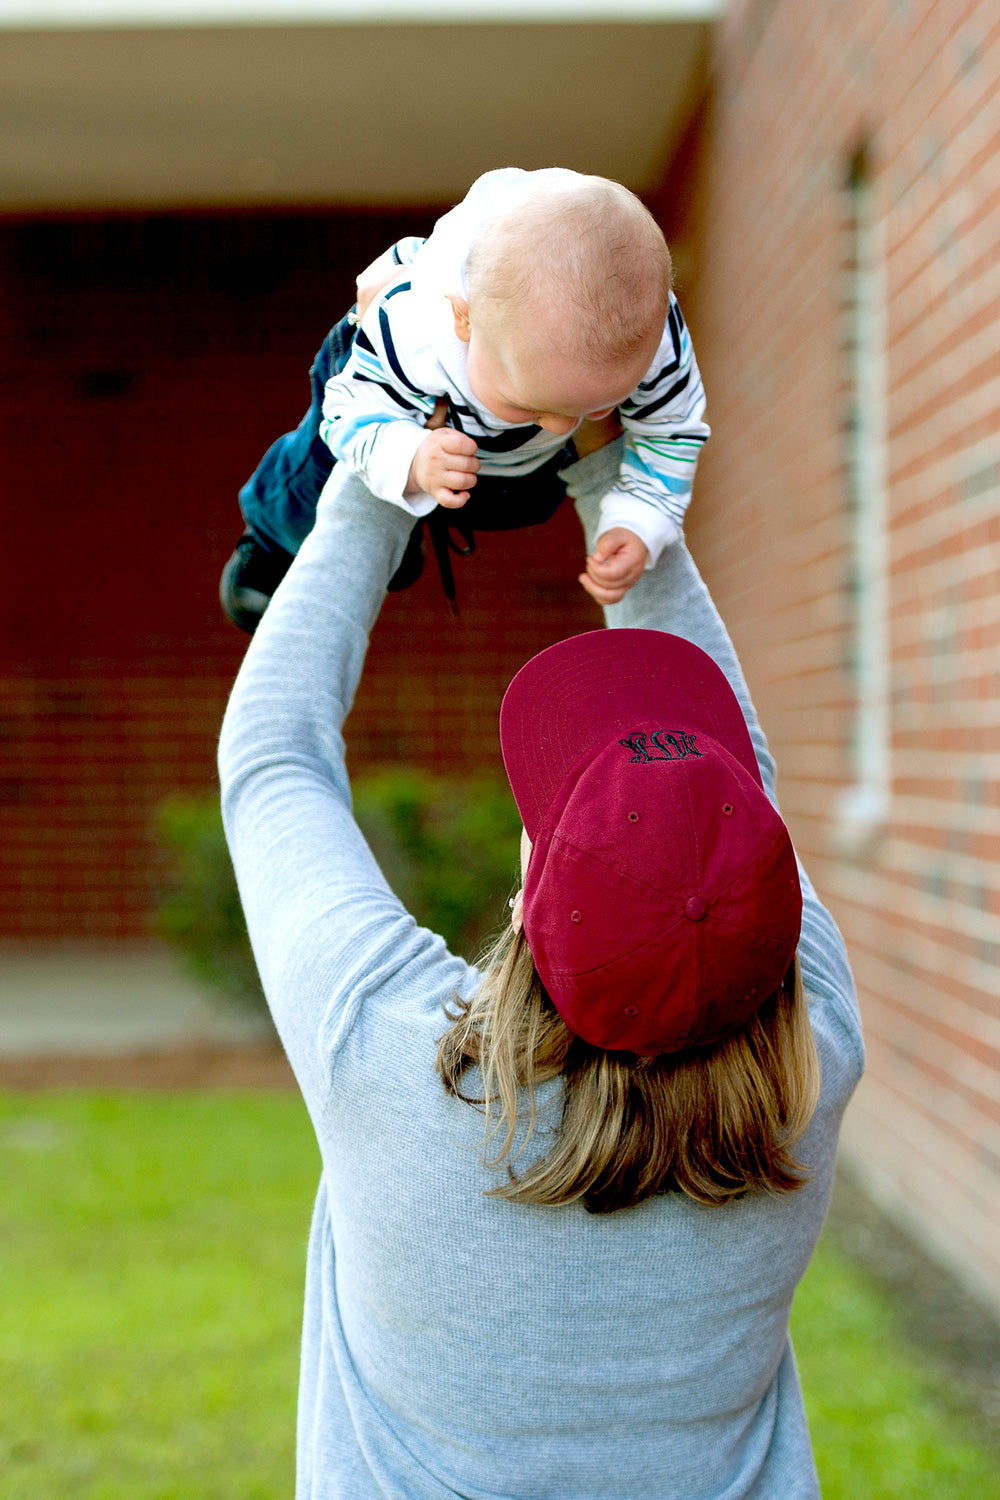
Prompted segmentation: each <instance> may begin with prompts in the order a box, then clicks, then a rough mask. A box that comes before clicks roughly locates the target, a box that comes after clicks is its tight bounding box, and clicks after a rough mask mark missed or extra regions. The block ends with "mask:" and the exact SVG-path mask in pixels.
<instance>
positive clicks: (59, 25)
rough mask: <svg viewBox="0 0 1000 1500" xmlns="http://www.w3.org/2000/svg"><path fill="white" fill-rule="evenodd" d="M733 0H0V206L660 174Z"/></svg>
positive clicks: (268, 198)
mask: <svg viewBox="0 0 1000 1500" xmlns="http://www.w3.org/2000/svg"><path fill="white" fill-rule="evenodd" d="M724 6H725V0H621V3H617V4H615V3H610V0H535V3H531V0H291V3H282V0H250V3H248V0H203V3H199V0H0V207H2V208H3V209H4V210H6V211H8V212H11V211H22V212H34V211H47V210H60V209H75V208H109V209H110V208H151V207H162V208H183V207H198V206H205V207H211V206H219V207H222V206H232V207H240V206H244V205H251V204H262V205H264V204H267V205H275V204H289V205H291V204H359V205H361V204H371V205H386V206H388V205H402V204H433V203H441V202H445V201H450V200H453V199H456V198H458V197H460V196H461V195H462V194H463V193H464V192H465V189H466V188H467V187H468V184H469V182H470V181H471V180H472V179H473V178H474V177H476V176H477V175H478V174H479V173H480V172H483V171H485V170H487V169H488V168H489V167H494V166H502V165H510V164H514V165H518V166H526V167H537V166H548V165H553V164H558V165H563V166H569V167H575V168H577V169H578V170H581V171H589V172H598V173H601V174H603V175H605V176H609V177H616V178H618V179H619V180H621V181H623V182H626V183H627V184H628V185H629V186H630V187H633V188H634V189H636V190H637V191H640V192H643V191H646V192H648V191H651V190H652V189H654V188H655V187H656V185H657V183H658V181H659V179H660V177H661V175H662V172H663V170H664V168H665V166H666V165H667V164H668V162H669V160H670V158H671V155H672V153H673V150H674V148H675V146H676V142H677V140H678V137H679V135H680V133H681V131H682V130H683V128H684V125H685V124H686V123H687V121H688V119H689V118H690V114H691V111H692V109H693V107H694V106H695V104H696V102H697V100H698V97H699V95H700V92H701V88H702V84H703V77H704V64H705V57H706V51H707V38H708V34H709V30H710V27H711V25H712V23H713V21H715V20H716V19H717V18H718V17H719V15H720V14H721V12H722V10H723V9H724Z"/></svg>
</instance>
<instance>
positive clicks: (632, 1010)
mask: <svg viewBox="0 0 1000 1500" xmlns="http://www.w3.org/2000/svg"><path fill="white" fill-rule="evenodd" d="M625 1014H626V1015H627V1016H637V1015H638V1014H639V1012H638V1010H637V1008H636V1007H635V1006H634V1005H626V1007H625Z"/></svg>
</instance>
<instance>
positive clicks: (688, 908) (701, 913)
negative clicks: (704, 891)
mask: <svg viewBox="0 0 1000 1500" xmlns="http://www.w3.org/2000/svg"><path fill="white" fill-rule="evenodd" d="M684 915H685V916H686V917H687V918H688V920H689V921H691V922H700V921H701V920H702V918H703V917H707V916H708V902H707V901H706V900H705V898H704V896H689V897H688V898H687V900H686V901H685V903H684Z"/></svg>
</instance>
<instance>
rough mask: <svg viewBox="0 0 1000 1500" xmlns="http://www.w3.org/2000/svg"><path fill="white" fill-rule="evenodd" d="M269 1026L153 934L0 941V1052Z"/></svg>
mask: <svg viewBox="0 0 1000 1500" xmlns="http://www.w3.org/2000/svg"><path fill="white" fill-rule="evenodd" d="M272 1034H273V1033H271V1031H270V1029H269V1027H268V1024H267V1022H265V1021H263V1020H261V1019H260V1018H258V1017H256V1016H253V1015H250V1014H247V1013H246V1012H244V1011H242V1010H240V1009H239V1008H238V1007H237V1006H235V1005H228V1004H226V1003H225V1001H223V1000H221V999H219V998H218V997H216V996H215V995H214V993H213V992H212V991H210V990H208V989H206V988H204V987H203V986H201V985H199V984H197V983H196V982H195V981H193V980H192V979H190V978H189V977H188V976H187V975H185V974H184V973H183V971H182V970H181V968H180V967H179V965H178V962H177V960H176V959H175V957H174V955H173V954H172V953H171V952H170V951H169V950H168V949H165V948H163V947H160V946H157V945H154V944H131V943H129V944H126V943H122V944H117V945H113V946H112V945H107V946H95V945H93V944H66V945H58V946H50V947H35V946H28V945H23V944H2V945H0V1058H24V1057H39V1056H58V1055H75V1056H85V1055H94V1054H99V1053H127V1052H141V1051H148V1050H150V1049H156V1048H171V1047H180V1046H188V1045H191V1044H196V1043H215V1044H227V1045H231V1046H247V1045H252V1044H253V1043H255V1042H260V1041H263V1040H266V1039H267V1038H268V1037H269V1036H270V1035H272Z"/></svg>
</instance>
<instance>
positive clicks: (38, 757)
mask: <svg viewBox="0 0 1000 1500" xmlns="http://www.w3.org/2000/svg"><path fill="white" fill-rule="evenodd" d="M433 217H434V214H433V211H428V212H426V213H422V214H417V215H415V216H405V217H404V216H396V217H394V218H387V217H385V216H377V215H369V216H365V215H362V216H354V217H347V216H338V215H333V214H296V215H291V214H283V215H255V216H242V217H218V216H174V215H159V216H155V215H154V216H135V217H133V216H120V217H115V218H75V219H62V220H58V219H47V220H36V221H25V222H23V223H20V224H10V225H8V226H6V227H5V229H4V231H3V233H2V235H0V293H2V296H0V304H2V308H3V311H2V312H0V318H2V319H3V324H4V326H3V328H2V334H3V339H4V344H5V346H6V348H7V350H8V352H9V357H8V358H7V359H5V361H4V364H3V369H2V371H0V423H2V435H0V453H2V458H0V463H2V470H0V494H2V497H3V533H2V535H3V542H2V552H0V555H2V557H3V573H4V576H3V587H2V589H0V818H2V830H0V838H2V848H3V860H2V868H0V937H24V938H49V937H56V936H58V937H115V936H131V935H137V934H141V933H143V932H144V931H146V930H147V923H148V913H149V909H150V906H151V902H152V899H153V895H154V892H155V889H156V885H157V880H158V878H159V865H158V859H157V856H156V852H155V847H154V842H153V839H152V833H151V820H152V817H153V813H154V810H155V808H156V806H157V804H158V803H159V802H160V800H161V799H162V798H163V797H164V796H166V795H167V794H168V793H170V792H173V791H177V790H201V789H208V788H212V787H213V785H214V782H215V770H214V750H215V737H216V734H217V731H218V725H219V721H220V718H221V714H222V711H223V708H224V705H225V700H226V695H227V692H228V689H229V686H230V683H231V682H232V678H233V676H234V674H235V671H236V669H237V667H238V665H239V661H240V657H241V654H242V651H243V648H244V644H245V638H244V637H243V636H241V635H240V633H239V632H238V631H236V630H235V629H233V627H231V626H229V625H228V624H227V623H226V622H225V621H224V620H223V619H222V617H221V614H220V612H219V607H218V604H217V600H216V588H217V581H218V574H219V570H220V568H221V565H222V563H223V561H224V560H225V558H226V556H227V555H228V553H229V551H230V550H231V548H232V545H233V543H234V542H235V540H236V538H237V536H238V535H239V532H240V529H241V522H240V517H239V513H238V508H237V503H236V492H237V490H238V488H239V485H240V484H241V483H242V481H243V480H244V479H245V478H246V476H247V474H248V473H249V471H250V470H251V469H252V468H253V466H254V464H255V463H256V461H257V458H258V457H259V456H260V454H261V453H262V452H263V450H264V448H265V447H266V446H267V444H268V443H269V442H270V441H271V440H272V439H273V438H274V437H276V436H277V435H278V433H280V432H281V431H282V430H284V429H285V428H286V427H288V426H291V425H294V423H295V422H296V421H297V420H298V418H299V416H300V415H301V413H302V411H303V410H304V407H305V403H306V400H307V397H308V381H307V372H308V367H309V363H310V360H311V357H312V355H313V353H314V351H315V348H316V346H317V345H318V344H319V342H320V339H321V338H322V336H323V334H324V333H325V331H326V329H327V327H328V326H329V325H330V324H331V323H332V322H333V321H334V320H335V318H336V317H338V316H339V315H340V313H341V312H342V311H343V309H344V308H345V307H346V306H347V305H348V304H349V300H350V296H351V289H352V285H353V276H354V274H355V271H356V270H357V269H359V268H360V267H361V266H362V265H364V264H365V263H366V262H367V260H369V259H370V258H371V257H372V256H373V255H375V254H376V253H377V252H378V251H379V250H380V249H382V248H383V247H384V246H385V245H386V244H387V243H390V242H391V241H392V240H393V239H395V238H396V237H397V236H398V235H399V234H401V233H410V232H420V231H422V230H423V229H424V228H426V227H429V225H430V224H431V223H432V222H433ZM581 555H582V546H581V543H580V539H579V529H578V527H577V523H576V520H575V517H574V516H573V515H572V512H571V511H570V510H569V508H568V507H566V508H564V512H563V513H561V514H560V515H559V516H558V517H557V518H556V519H555V520H554V521H553V522H550V523H549V525H548V526H546V527H544V528H540V529H536V530H534V531H531V532H521V533H514V534H507V535H494V536H491V537H486V538H481V539H480V549H479V552H478V554H477V556H476V557H475V559H473V560H471V561H470V562H468V563H463V562H459V563H458V564H457V571H458V588H459V596H460V601H461V605H462V616H461V619H460V620H458V621H457V622H453V621H452V620H451V618H450V617H449V615H448V613H447V611H446V609H445V606H444V600H443V597H442V596H441V594H440V590H439V586H438V585H437V582H436V579H435V578H433V577H431V576H429V574H430V570H428V575H425V577H424V578H423V579H422V580H421V582H420V583H419V584H418V585H417V586H416V587H415V588H414V589H412V590H410V591H409V592H408V593H406V594H402V595H398V596H390V598H389V600H388V603H387V606H386V609H385V611H384V614H383V617H382V618H381V620H380V621H379V624H378V627H377V630H376V634H375V638H374V641H373V647H372V653H371V658H370V668H369V673H368V677H367V679H366V682H365V684H364V686H363V689H362V692H361V695H360V697H359V701H358V704H357V706H356V709H355V712H354V715H353V716H352V719H351V721H350V723H349V726H348V740H349V744H350V747H351V756H352V764H353V765H354V766H355V767H357V766H360V765H361V764H362V763H366V762H370V761H372V760H381V761H384V760H395V759H403V760H407V761H413V762H417V763H420V764H424V765H431V766H438V767H442V768H444V767H458V768H463V769H464V768H470V767H473V766H478V765H481V764H483V763H484V762H485V763H487V764H491V765H496V764H498V750H497V741H496V729H495V725H496V710H497V705H498V703H499V698H500V695H501V693H502V690H503V687H504V686H505V684H506V682H507V680H508V679H509V677H510V676H511V675H512V674H513V672H514V671H515V670H516V669H517V667H518V666H520V664H521V663H522V662H523V661H524V660H525V659H526V657H528V656H529V655H530V654H531V653H532V652H533V651H534V650H537V649H538V648H540V647H541V646H542V645H545V644H547V643H548V642H549V641H550V640H553V639H556V638H557V637H559V636H561V635H566V634H571V633H572V632H573V631H575V630H579V629H587V628H589V627H591V626H594V625H596V624H598V623H599V619H598V614H597V611H596V609H595V608H594V607H593V606H592V605H590V603H589V601H587V600H586V598H585V597H584V596H583V594H582V593H581V591H580V590H579V587H578V585H577V584H576V582H575V577H576V573H577V571H578V570H579V565H580V558H581Z"/></svg>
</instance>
